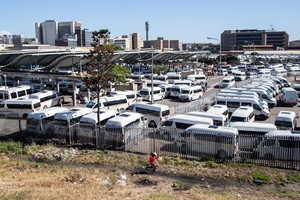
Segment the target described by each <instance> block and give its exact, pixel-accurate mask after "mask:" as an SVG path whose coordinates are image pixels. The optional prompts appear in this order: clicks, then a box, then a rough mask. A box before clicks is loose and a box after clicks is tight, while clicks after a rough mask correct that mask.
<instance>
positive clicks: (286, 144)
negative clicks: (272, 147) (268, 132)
mask: <svg viewBox="0 0 300 200" xmlns="http://www.w3.org/2000/svg"><path fill="white" fill-rule="evenodd" d="M286 139H288V138H286ZM299 145H300V141H293V140H279V146H280V147H283V148H299V147H300V146H299Z"/></svg>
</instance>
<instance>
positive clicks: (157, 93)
mask: <svg viewBox="0 0 300 200" xmlns="http://www.w3.org/2000/svg"><path fill="white" fill-rule="evenodd" d="M139 93H140V95H141V96H142V97H143V100H144V101H151V98H152V97H151V96H152V95H151V93H152V89H151V87H146V88H142V89H141V90H140V92H139ZM164 98H165V93H164V92H163V91H162V89H161V88H160V87H153V101H157V100H163V99H164Z"/></svg>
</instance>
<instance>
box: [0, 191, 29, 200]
mask: <svg viewBox="0 0 300 200" xmlns="http://www.w3.org/2000/svg"><path fill="white" fill-rule="evenodd" d="M1 193H2V194H0V199H4V200H6V199H7V200H31V199H34V198H33V196H32V195H31V193H30V191H20V192H17V191H14V192H1Z"/></svg>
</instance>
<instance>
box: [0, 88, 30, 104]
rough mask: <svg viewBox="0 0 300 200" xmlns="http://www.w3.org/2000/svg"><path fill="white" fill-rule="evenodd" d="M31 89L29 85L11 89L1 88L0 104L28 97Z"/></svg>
mask: <svg viewBox="0 0 300 200" xmlns="http://www.w3.org/2000/svg"><path fill="white" fill-rule="evenodd" d="M32 93H33V90H32V87H31V86H29V85H20V86H17V87H12V88H7V89H5V88H1V89H0V103H1V102H2V101H5V100H9V99H17V98H20V97H25V96H28V95H29V94H32Z"/></svg>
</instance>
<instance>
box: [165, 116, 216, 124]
mask: <svg viewBox="0 0 300 200" xmlns="http://www.w3.org/2000/svg"><path fill="white" fill-rule="evenodd" d="M167 120H168V121H169V120H172V121H174V120H175V121H178V122H190V123H194V124H195V123H199V124H200V123H202V124H213V120H212V119H210V118H205V117H195V116H191V115H184V114H177V115H173V116H171V117H169V118H168V119H167Z"/></svg>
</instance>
